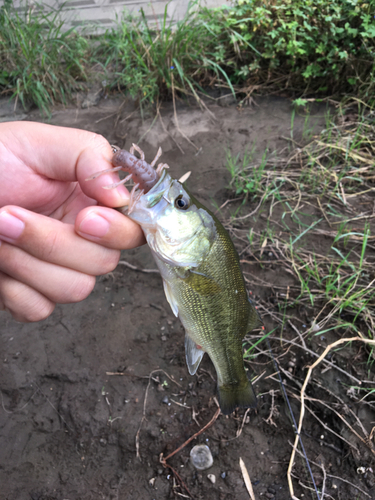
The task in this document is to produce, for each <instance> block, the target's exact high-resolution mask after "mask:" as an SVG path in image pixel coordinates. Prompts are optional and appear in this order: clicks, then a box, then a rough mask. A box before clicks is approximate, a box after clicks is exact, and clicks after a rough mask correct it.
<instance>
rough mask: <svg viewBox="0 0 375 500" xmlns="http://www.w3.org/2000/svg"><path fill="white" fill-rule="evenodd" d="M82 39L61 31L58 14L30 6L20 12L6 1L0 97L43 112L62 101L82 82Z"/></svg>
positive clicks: (1, 16) (0, 28)
mask: <svg viewBox="0 0 375 500" xmlns="http://www.w3.org/2000/svg"><path fill="white" fill-rule="evenodd" d="M87 54H88V42H87V40H86V39H85V38H84V37H82V36H80V35H79V34H77V33H75V32H74V30H73V29H71V30H68V31H64V30H63V22H62V21H61V20H60V19H59V11H55V10H45V9H43V7H41V6H40V5H34V6H33V7H32V8H31V10H30V11H27V12H25V13H24V14H23V15H21V14H19V13H18V12H17V11H16V10H15V9H14V8H13V6H12V3H11V2H7V3H5V5H4V6H3V7H1V9H0V87H1V88H2V93H5V94H8V95H10V96H13V97H16V98H17V99H20V101H21V102H22V104H23V105H24V106H26V105H27V103H28V102H33V103H35V104H36V105H37V106H38V107H39V108H40V109H42V110H43V111H44V112H45V113H46V114H48V113H49V110H50V107H51V106H52V105H53V104H54V103H55V102H57V101H60V102H66V99H67V98H68V97H69V96H70V95H71V93H72V91H73V90H74V89H76V88H77V79H80V80H84V79H85V78H86V70H85V58H86V57H87Z"/></svg>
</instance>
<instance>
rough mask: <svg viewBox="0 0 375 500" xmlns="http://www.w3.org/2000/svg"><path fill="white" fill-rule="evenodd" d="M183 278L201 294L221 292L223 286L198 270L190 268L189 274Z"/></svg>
mask: <svg viewBox="0 0 375 500" xmlns="http://www.w3.org/2000/svg"><path fill="white" fill-rule="evenodd" d="M183 279H184V281H185V282H186V283H187V284H188V285H189V286H190V287H191V288H192V289H193V290H194V291H195V292H197V293H199V295H203V296H207V295H215V294H216V293H219V292H221V286H220V285H219V284H218V283H216V281H214V280H213V279H212V278H210V277H209V276H206V275H205V274H201V273H199V272H198V271H194V270H191V269H190V272H189V274H188V276H187V277H186V278H183Z"/></svg>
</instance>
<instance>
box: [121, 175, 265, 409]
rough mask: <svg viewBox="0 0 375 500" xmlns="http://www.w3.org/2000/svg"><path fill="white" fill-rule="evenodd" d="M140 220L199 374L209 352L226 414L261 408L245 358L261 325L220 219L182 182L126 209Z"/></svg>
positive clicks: (191, 365)
mask: <svg viewBox="0 0 375 500" xmlns="http://www.w3.org/2000/svg"><path fill="white" fill-rule="evenodd" d="M124 213H126V214H128V215H129V217H130V218H132V219H133V220H135V221H136V222H138V223H139V224H140V225H141V227H142V229H143V231H144V233H145V236H146V239H147V243H148V244H149V247H150V248H151V251H152V253H153V256H154V258H155V261H156V263H157V265H158V268H159V270H160V273H161V276H162V278H163V283H164V290H165V294H166V298H167V300H168V302H169V304H170V306H171V308H172V311H173V312H174V314H175V315H176V316H178V317H179V318H180V320H181V322H182V324H183V326H184V328H185V331H186V337H185V350H186V361H187V365H188V369H189V372H190V374H191V375H193V374H195V372H196V371H197V369H198V366H199V363H200V361H201V359H202V357H203V355H204V353H205V352H206V353H207V354H208V355H209V357H210V358H211V360H212V362H213V364H214V366H215V369H216V373H217V379H218V395H219V403H220V408H221V411H222V412H223V413H224V414H225V415H227V414H230V413H232V412H233V411H234V410H235V409H236V408H249V407H255V406H256V397H255V394H254V391H253V389H252V387H251V383H250V381H249V380H248V378H247V375H246V372H245V369H244V363H243V355H242V340H243V338H244V336H245V335H246V333H248V332H249V331H251V330H253V329H254V328H256V327H259V326H260V325H261V322H260V320H259V316H258V314H257V312H256V310H255V307H254V306H253V304H252V303H251V302H250V300H249V299H248V295H247V291H246V287H245V282H244V278H243V275H242V272H241V269H240V264H239V259H238V255H237V252H236V250H235V248H234V245H233V243H232V241H231V239H230V237H229V235H228V233H227V231H226V230H225V229H224V227H223V226H222V225H221V223H220V222H219V221H218V219H217V218H216V217H215V216H214V215H213V214H212V213H211V212H210V211H209V210H207V209H206V208H205V207H204V206H203V205H202V204H201V203H199V202H198V201H197V200H196V199H195V198H194V197H193V196H191V195H190V194H189V192H188V191H187V190H186V189H185V188H184V187H183V185H182V184H181V183H179V182H178V181H176V180H173V179H171V177H170V176H169V175H168V174H166V173H165V172H163V175H162V177H161V179H160V181H159V182H158V183H157V184H156V185H155V186H154V187H153V188H152V189H151V190H150V191H149V192H148V193H147V194H144V195H143V196H142V197H140V198H139V199H137V201H136V202H135V203H134V204H133V206H131V207H129V210H128V211H124Z"/></svg>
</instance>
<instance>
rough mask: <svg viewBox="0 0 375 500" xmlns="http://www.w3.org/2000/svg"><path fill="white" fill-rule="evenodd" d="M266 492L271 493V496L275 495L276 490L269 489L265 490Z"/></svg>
mask: <svg viewBox="0 0 375 500" xmlns="http://www.w3.org/2000/svg"><path fill="white" fill-rule="evenodd" d="M267 490H268V492H269V493H272V494H273V495H276V490H274V489H273V488H271V487H269V488H267Z"/></svg>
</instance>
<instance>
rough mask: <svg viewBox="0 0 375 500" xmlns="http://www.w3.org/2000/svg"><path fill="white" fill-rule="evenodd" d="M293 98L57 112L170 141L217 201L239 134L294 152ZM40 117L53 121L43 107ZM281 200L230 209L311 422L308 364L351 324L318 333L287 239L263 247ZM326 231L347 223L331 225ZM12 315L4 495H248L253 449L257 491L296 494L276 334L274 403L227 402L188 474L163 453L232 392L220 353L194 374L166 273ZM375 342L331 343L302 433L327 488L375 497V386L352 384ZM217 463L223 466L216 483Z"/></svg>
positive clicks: (167, 145) (315, 215)
mask: <svg viewBox="0 0 375 500" xmlns="http://www.w3.org/2000/svg"><path fill="white" fill-rule="evenodd" d="M291 112H292V108H291V104H290V101H288V100H286V99H284V98H281V97H269V98H262V99H260V98H259V99H257V102H256V105H254V106H252V107H246V108H243V109H242V110H238V109H237V108H236V107H235V106H234V105H233V106H228V107H220V106H217V105H209V106H208V110H206V111H202V110H200V109H198V108H196V107H194V106H193V107H187V106H183V105H181V106H180V107H179V109H178V114H177V121H176V116H175V114H174V111H173V107H172V105H169V104H167V105H165V106H164V108H163V109H162V110H161V116H162V120H161V119H157V120H156V121H155V117H154V116H151V115H150V116H149V117H143V119H142V117H141V116H140V114H139V112H138V111H137V110H135V109H133V108H132V107H131V106H130V105H129V106H122V104H121V101H120V100H116V99H108V100H106V101H102V102H101V103H100V104H99V106H97V107H92V108H88V109H78V108H77V109H76V108H67V109H63V108H61V109H56V110H55V111H54V112H53V117H52V120H51V123H52V124H56V125H62V126H68V127H76V128H82V129H86V130H92V131H94V132H97V133H100V134H103V135H104V136H105V137H106V138H107V139H108V140H109V141H110V143H113V144H117V145H119V146H120V147H126V148H129V147H130V145H131V143H132V142H135V143H138V144H139V146H140V147H141V148H142V149H143V150H144V151H145V153H146V159H150V158H153V157H154V155H155V152H156V149H157V147H159V146H161V147H162V149H163V156H162V160H163V161H164V162H166V163H168V164H169V165H170V172H171V174H172V175H173V176H174V177H176V178H178V177H179V176H181V175H182V174H183V173H185V172H186V171H188V170H191V171H192V175H191V177H190V179H189V181H188V187H189V189H190V190H191V191H192V192H193V193H194V195H196V196H197V198H199V199H200V200H201V201H202V202H203V203H205V204H206V205H207V206H208V207H210V208H211V209H214V210H215V209H216V207H220V206H222V205H223V204H224V203H225V202H226V201H227V200H228V199H230V198H231V199H233V198H235V196H234V195H233V192H231V191H229V190H228V189H227V187H228V185H229V182H230V175H229V172H228V171H227V169H226V167H225V158H226V155H225V148H230V150H231V151H232V153H233V155H236V154H237V153H240V154H243V152H244V151H245V150H250V149H251V148H252V147H253V146H254V145H255V146H256V153H255V157H257V156H258V157H261V156H262V154H263V152H264V150H265V149H266V148H268V150H269V153H272V152H273V151H277V152H280V151H284V153H283V154H284V155H287V154H289V148H290V142H289V141H287V140H285V137H290V136H291V131H290V127H291ZM324 113H325V108H324V107H320V108H318V107H317V108H316V109H313V110H312V112H311V116H310V119H309V127H310V128H311V129H313V130H315V131H316V133H317V132H318V131H320V130H321V129H322V128H324V126H325V120H324ZM27 119H29V120H42V119H41V118H40V116H39V114H38V113H37V112H35V111H34V112H31V113H29V114H28V116H27ZM305 130H306V124H305V116H303V115H298V114H297V115H296V116H295V119H294V127H293V138H294V140H295V141H297V142H299V141H301V142H302V141H303V139H302V136H303V133H304V131H305ZM181 133H182V134H184V136H186V137H187V138H188V139H189V141H191V142H188V141H187V140H186V138H184V137H183V135H181ZM297 201H298V200H297ZM297 201H296V203H297ZM369 202H370V201H369V199H368V198H361V199H356V200H355V202H353V203H359V204H360V205H361V206H360V207H359V209H360V210H365V209H364V208H363V207H365V205H366V203H369ZM258 203H259V200H254V201H252V200H249V201H248V202H247V204H246V205H244V206H243V207H242V208H240V212H239V213H240V215H246V213H250V212H252V211H253V210H255V209H256V208H257V205H258ZM270 206H271V205H270V204H268V205H267V204H265V205H264V206H262V207H261V209H259V210H258V211H257V212H256V214H255V216H254V217H251V218H249V219H244V220H243V221H242V222H241V223H240V222H238V221H237V222H235V221H234V222H233V220H234V219H233V218H231V215H233V214H234V213H235V211H236V209H237V208H239V207H240V202H239V201H233V202H231V203H227V204H226V206H225V207H224V208H223V209H222V210H220V212H219V217H220V218H221V220H223V222H224V223H225V224H226V225H227V227H228V229H229V230H230V231H231V234H232V236H233V239H234V242H235V244H236V246H237V248H238V251H239V253H240V255H241V259H242V261H243V269H244V272H245V276H246V278H247V279H248V284H249V290H251V291H252V293H253V297H254V299H255V301H256V302H257V303H258V305H259V310H260V312H261V313H262V314H263V317H264V321H265V325H266V332H269V331H271V330H273V329H274V328H278V329H277V330H276V331H275V333H274V334H271V336H270V344H271V346H272V352H273V355H274V357H275V358H277V360H278V363H279V367H280V370H281V377H282V380H283V382H284V384H285V387H286V392H287V394H288V397H289V400H290V403H291V408H292V410H293V413H294V415H295V418H296V420H297V421H298V417H299V412H300V401H299V399H298V398H299V391H300V388H301V385H302V383H303V381H304V379H305V376H306V372H307V368H306V367H307V366H308V365H310V364H312V362H314V361H315V360H316V356H314V353H315V355H316V354H318V355H320V354H321V353H322V352H323V350H324V348H325V347H326V346H327V345H329V344H330V343H331V342H333V341H335V340H337V339H338V338H340V337H341V336H345V333H346V332H345V331H340V330H333V331H332V332H329V333H328V334H325V335H324V336H313V335H309V336H306V335H305V336H304V332H305V331H306V330H307V328H308V327H309V326H310V324H311V320H312V318H314V317H315V315H316V313H317V311H316V310H314V308H313V307H311V306H309V304H308V303H305V304H303V303H302V304H300V305H299V306H296V307H294V309H293V308H291V307H289V308H288V309H285V308H284V303H285V297H286V296H287V295H288V298H289V297H293V296H295V297H297V296H298V293H299V286H300V285H299V283H298V281H297V280H296V277H295V275H293V273H292V272H290V269H289V268H288V266H286V265H285V259H284V258H283V255H282V248H281V249H278V248H276V247H275V246H273V244H272V242H271V241H268V242H267V243H266V244H265V245H264V246H263V247H261V248H258V249H257V250H256V251H254V249H251V248H249V241H248V239H247V235H248V233H249V229H250V227H253V230H254V231H256V232H258V233H260V232H262V231H263V230H264V229H265V228H266V227H267V224H270V223H272V224H273V225H274V226H273V227H275V231H276V228H277V230H278V231H281V232H284V233H285V232H287V230H286V226H285V225H282V221H281V219H282V217H283V213H284V211H283V209H282V208H281V205H275V206H274V207H273V210H272V214H270ZM292 209H293V207H292ZM305 212H306V215H305V216H304V217H305V218H306V220H305V221H304V222H305V223H306V224H307V225H309V224H311V223H312V222H313V221H314V220H319V219H321V218H322V213H321V211H319V206H318V205H316V204H311V206H308V207H305ZM275 221H276V222H275ZM283 221H284V222H285V223H286V225H287V227H288V228H289V229H290V231H291V233H293V232H296V231H299V230H300V226H299V224H300V222H301V220H300V221H299V222H298V221H296V219H295V217H293V214H289V215H288V216H286V218H285V217H284V219H283ZM302 222H303V221H302ZM323 223H324V221H323V222H322V224H323ZM277 224H279V226H280V227H277ZM361 224H362V223H361V222H356V223H353V227H356V228H357V229H358V227H359V226H360V225H361ZM361 227H363V226H361ZM319 229H320V230H324V229H326V231H327V232H329V231H330V230H331V228H330V227H329V226H328V224H327V227H324V226H323V225H320V226H319ZM372 234H374V233H372ZM284 236H285V234H284ZM304 238H309V240H308V245H309V246H310V247H311V248H314V250H316V252H318V253H320V254H324V253H325V252H327V251H328V248H329V246H330V244H331V243H330V236H329V234H324V233H314V234H313V233H312V234H308V235H306V236H304ZM305 242H306V241H305ZM353 245H355V242H353ZM122 258H123V260H125V261H127V262H128V263H130V264H131V265H133V266H136V267H137V268H138V269H152V268H155V264H154V263H153V260H152V257H151V255H150V253H149V251H148V248H146V247H142V248H139V249H136V250H130V251H126V252H123V256H122ZM318 306H319V304H317V306H316V307H318ZM0 314H1V316H0V321H1V324H0V345H1V347H0V351H1V353H2V354H1V360H0V381H1V382H0V384H1V406H0V440H1V443H2V444H1V446H0V484H1V492H0V497H1V498H3V499H7V500H26V499H27V500H30V499H32V500H63V499H65V500H67V499H69V500H78V499H80V500H89V499H108V500H109V499H125V498H126V499H127V500H133V499H134V500H139V499H142V500H143V499H158V500H164V499H169V498H190V497H191V498H194V499H221V500H242V499H243V500H245V499H248V498H249V494H248V493H247V490H246V487H245V483H244V480H243V476H242V473H241V469H240V465H239V459H240V457H241V458H242V459H243V461H244V463H245V465H246V468H247V470H248V473H249V476H250V478H251V481H252V483H253V489H254V493H255V497H256V499H257V500H258V499H260V498H269V499H276V500H287V499H289V498H290V493H289V489H288V483H287V477H286V473H287V469H288V464H289V459H290V455H291V450H292V443H293V441H294V438H295V429H294V428H293V423H292V421H291V417H290V413H289V409H288V406H287V404H286V402H285V399H284V397H283V394H282V389H281V386H280V384H279V380H278V376H277V373H276V370H275V367H274V365H273V362H272V358H271V357H270V352H269V349H268V346H267V344H266V343H265V342H263V343H261V344H259V346H258V351H259V352H258V353H257V356H256V358H255V359H253V361H251V362H249V364H248V366H249V369H250V370H251V372H252V373H254V374H256V375H258V376H259V378H258V381H257V382H256V383H255V388H256V391H257V393H258V395H259V405H258V409H257V410H252V411H250V412H246V413H245V412H240V411H239V412H237V413H235V414H233V415H231V416H230V417H225V416H223V415H219V417H218V418H217V419H216V421H215V422H214V424H213V425H212V426H211V427H210V428H208V429H207V430H206V431H205V432H203V433H201V434H200V435H199V436H198V437H197V438H196V439H195V440H194V441H192V442H191V443H190V444H189V445H187V446H186V447H185V448H183V449H182V450H181V451H180V452H179V453H176V454H175V455H174V456H173V457H172V458H171V459H170V460H168V464H169V465H170V466H171V467H172V468H173V469H174V470H175V471H177V473H178V476H179V477H177V476H176V474H174V472H173V471H172V470H171V469H170V468H168V467H167V468H165V467H163V465H162V464H161V462H160V455H161V454H163V455H164V457H166V456H167V455H169V454H170V453H172V452H173V451H174V450H175V449H176V448H178V447H179V446H180V445H181V444H182V443H184V441H185V440H187V439H188V438H189V437H191V436H192V435H194V434H195V433H196V432H198V431H199V430H200V428H202V427H203V426H204V425H206V424H207V423H208V422H209V421H210V420H211V419H212V417H213V416H214V414H215V412H216V410H217V406H216V404H215V401H214V395H215V387H216V382H215V380H216V375H215V370H214V368H213V366H212V364H211V362H210V360H209V359H208V358H207V357H205V358H204V360H203V362H202V364H201V368H200V369H199V370H198V374H197V375H196V376H194V377H191V376H189V374H188V371H187V368H186V365H185V355H184V334H183V329H182V327H181V325H180V323H179V321H178V320H177V319H176V318H175V317H174V315H173V313H172V312H171V310H170V308H169V306H168V303H167V302H166V299H165V297H164V293H163V288H162V282H161V279H160V277H159V276H158V274H156V273H143V272H140V271H137V270H132V269H130V268H129V267H127V266H125V265H123V264H120V265H119V266H118V267H117V269H116V270H115V271H114V272H113V273H110V274H109V275H106V276H102V277H99V278H98V280H97V285H96V287H95V289H94V291H93V292H92V294H91V295H90V297H89V298H88V299H87V300H85V301H84V302H81V303H79V304H73V305H64V306H58V307H57V308H56V310H55V312H54V313H53V315H52V316H51V317H50V318H48V319H47V320H45V321H43V322H40V323H37V324H21V323H18V322H16V321H14V320H12V319H11V318H10V317H8V316H6V315H5V313H0ZM280 324H283V325H284V326H283V327H282V328H281V329H280ZM259 335H261V333H260V332H259ZM301 338H302V339H303V341H302V340H301ZM255 339H256V334H255V335H254V336H253V337H252V341H254V340H255ZM368 356H369V352H368V351H366V349H365V346H361V347H359V346H358V345H355V344H354V343H353V344H351V345H350V346H346V348H345V349H342V350H340V352H331V353H330V354H329V355H328V356H327V359H328V361H330V362H331V364H328V365H327V364H326V363H321V364H320V365H319V366H318V367H317V368H316V370H315V371H314V373H313V382H312V383H311V384H310V385H309V387H308V391H307V396H308V398H310V400H309V402H308V403H307V404H308V406H309V409H310V410H311V411H306V415H305V419H304V425H303V431H302V435H301V436H302V440H303V444H304V447H305V450H306V454H307V456H308V458H309V460H310V462H311V468H312V472H313V476H314V479H315V483H316V485H317V487H318V489H319V490H320V491H322V489H323V488H324V489H325V494H326V497H325V498H334V499H340V500H352V499H356V498H358V499H359V498H360V499H365V498H374V497H375V488H374V485H375V478H374V474H373V470H375V468H374V467H375V464H374V453H373V452H372V451H371V446H372V445H371V440H370V439H368V438H366V433H367V436H369V435H370V433H371V429H372V426H373V425H374V422H375V414H374V410H373V407H372V406H371V404H370V401H369V400H368V399H366V400H364V401H359V399H358V397H356V393H355V390H354V389H352V390H351V392H350V390H349V388H350V387H351V386H355V385H356V383H355V380H353V378H350V377H349V376H348V375H350V376H351V377H354V378H355V379H356V380H357V381H361V380H368V381H369V383H370V382H371V381H372V382H374V381H375V377H374V374H373V373H372V371H371V365H369V364H367V359H368ZM336 367H339V368H341V371H339V370H337V368H336ZM372 387H373V386H372ZM146 394H147V399H146V400H145V396H146ZM320 401H323V402H324V404H322V403H321V402H320ZM143 417H145V418H144V419H143V421H142V426H141V428H140V424H141V420H142V418H143ZM341 417H344V418H345V420H346V421H347V422H348V423H350V425H351V427H352V428H349V427H348V426H347V425H346V423H345V422H344V421H343V420H342V418H341ZM361 425H362V427H363V428H362V429H361ZM353 430H355V431H356V432H357V434H359V435H360V436H361V437H363V442H362V441H361V439H360V438H359V437H357V436H356V435H355V433H354V432H353ZM137 435H138V440H139V441H137ZM366 439H367V441H366ZM137 442H138V445H139V455H140V458H138V457H137V456H136V453H137V450H136V445H137ZM198 443H203V444H207V445H208V446H209V447H210V449H211V452H212V454H213V457H214V463H213V466H212V467H211V469H209V470H208V471H204V472H198V471H196V470H195V469H194V468H193V466H192V465H191V464H190V461H189V453H190V449H191V448H192V447H193V446H194V445H195V444H198ZM366 443H367V444H366ZM208 474H213V475H214V476H215V478H216V481H215V483H213V482H212V481H211V480H210V479H209V478H208V477H207V476H208ZM179 478H181V479H182V481H183V482H184V484H185V486H186V487H184V486H183V485H182V484H181V482H180V480H179ZM293 478H294V479H293V484H294V488H295V493H296V495H297V496H298V497H299V498H303V496H302V495H304V497H310V495H311V493H310V489H311V488H312V483H311V478H310V475H309V474H308V472H307V469H306V465H305V461H304V459H303V458H301V457H300V456H299V455H298V454H297V457H296V464H295V466H294V468H293ZM312 498H315V497H312Z"/></svg>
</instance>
